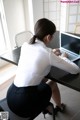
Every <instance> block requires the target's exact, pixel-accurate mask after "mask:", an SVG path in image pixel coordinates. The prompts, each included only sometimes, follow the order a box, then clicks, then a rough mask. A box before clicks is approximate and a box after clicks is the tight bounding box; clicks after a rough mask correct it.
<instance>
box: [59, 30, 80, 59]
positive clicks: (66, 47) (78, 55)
mask: <svg viewBox="0 0 80 120" xmlns="http://www.w3.org/2000/svg"><path fill="white" fill-rule="evenodd" d="M60 50H61V52H62V53H64V52H66V53H67V54H68V59H70V60H71V61H75V60H78V59H80V37H79V36H76V35H72V34H69V33H65V32H60Z"/></svg>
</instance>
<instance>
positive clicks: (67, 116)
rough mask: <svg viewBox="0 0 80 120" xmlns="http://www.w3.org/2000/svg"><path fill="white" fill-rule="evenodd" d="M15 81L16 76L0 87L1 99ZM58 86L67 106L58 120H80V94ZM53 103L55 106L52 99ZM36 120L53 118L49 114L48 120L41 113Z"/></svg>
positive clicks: (50, 119)
mask: <svg viewBox="0 0 80 120" xmlns="http://www.w3.org/2000/svg"><path fill="white" fill-rule="evenodd" d="M13 80H14V76H13V77H11V78H10V79H9V80H8V82H7V84H5V86H4V87H3V89H1V87H0V99H3V98H4V97H5V96H6V92H7V89H8V87H9V86H10V84H11V83H12V82H13ZM58 86H59V89H60V92H61V98H62V102H63V103H65V104H66V111H65V113H64V114H63V113H58V114H57V116H56V120H80V92H77V91H75V90H73V89H70V88H68V87H65V86H63V85H60V84H58ZM51 102H52V103H53V104H54V105H55V103H54V101H53V100H52V99H51ZM23 120H24V119H23ZM35 120H52V116H51V115H48V114H47V115H46V119H44V117H43V114H42V113H41V114H40V115H39V116H38V117H37V118H35Z"/></svg>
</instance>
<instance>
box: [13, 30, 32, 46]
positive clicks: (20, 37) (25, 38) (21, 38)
mask: <svg viewBox="0 0 80 120" xmlns="http://www.w3.org/2000/svg"><path fill="white" fill-rule="evenodd" d="M32 36H33V34H32V32H31V31H23V32H20V33H18V34H16V36H15V43H16V47H20V46H22V44H23V43H24V42H29V40H30V39H31V37H32Z"/></svg>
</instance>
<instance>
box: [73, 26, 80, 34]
mask: <svg viewBox="0 0 80 120" xmlns="http://www.w3.org/2000/svg"><path fill="white" fill-rule="evenodd" d="M74 33H77V34H80V24H76V27H75V30H74Z"/></svg>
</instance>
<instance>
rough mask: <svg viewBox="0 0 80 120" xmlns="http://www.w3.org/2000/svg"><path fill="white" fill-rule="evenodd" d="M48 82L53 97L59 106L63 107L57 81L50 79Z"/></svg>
mask: <svg viewBox="0 0 80 120" xmlns="http://www.w3.org/2000/svg"><path fill="white" fill-rule="evenodd" d="M47 84H48V85H49V86H50V88H51V90H52V99H53V100H54V102H55V103H56V105H57V106H59V107H61V95H60V91H59V88H58V85H57V83H56V82H54V81H51V80H49V81H47Z"/></svg>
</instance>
